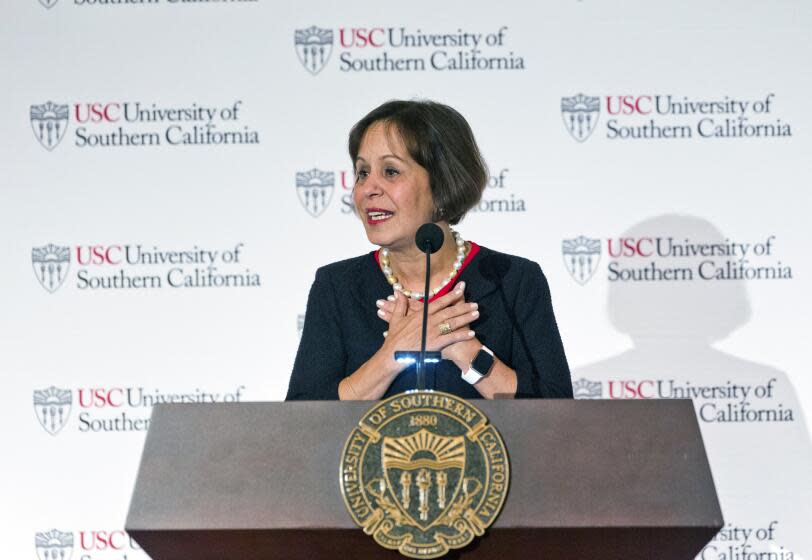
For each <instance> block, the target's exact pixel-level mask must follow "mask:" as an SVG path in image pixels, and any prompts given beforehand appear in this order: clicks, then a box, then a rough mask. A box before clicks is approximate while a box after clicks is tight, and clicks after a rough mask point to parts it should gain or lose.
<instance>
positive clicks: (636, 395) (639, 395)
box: [609, 379, 656, 399]
mask: <svg viewBox="0 0 812 560" xmlns="http://www.w3.org/2000/svg"><path fill="white" fill-rule="evenodd" d="M655 396H656V395H655V391H654V381H652V380H650V379H644V380H643V381H632V380H628V379H627V380H622V381H610V382H609V398H610V399H653V398H655Z"/></svg>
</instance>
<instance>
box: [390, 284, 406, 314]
mask: <svg viewBox="0 0 812 560" xmlns="http://www.w3.org/2000/svg"><path fill="white" fill-rule="evenodd" d="M408 307H409V302H408V301H407V298H406V296H404V295H403V292H401V291H400V290H398V291H396V292H395V309H394V310H392V316H393V317H405V316H406V309H408Z"/></svg>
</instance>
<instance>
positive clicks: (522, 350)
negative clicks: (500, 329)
mask: <svg viewBox="0 0 812 560" xmlns="http://www.w3.org/2000/svg"><path fill="white" fill-rule="evenodd" d="M523 268H524V270H523V271H522V272H523V274H522V275H521V278H520V279H519V289H518V292H517V294H516V302H515V304H514V306H513V309H514V313H515V317H516V321H515V322H514V332H513V335H514V336H513V348H512V350H513V352H512V359H513V363H512V364H510V366H511V367H512V368H513V369H514V371H516V377H517V388H516V397H517V398H559V399H561V398H570V399H571V398H572V380H571V378H570V369H569V365H568V364H567V357H566V356H565V354H564V345H563V343H562V342H561V335H560V334H559V332H558V324H556V321H555V315H554V314H553V303H552V298H551V296H550V286H549V285H548V283H547V278H546V277H545V276H544V273H543V272H542V271H541V267H540V266H539V265H538V264H537V263H535V262H532V261H529V264H528V266H526V267H523Z"/></svg>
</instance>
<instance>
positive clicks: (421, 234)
mask: <svg viewBox="0 0 812 560" xmlns="http://www.w3.org/2000/svg"><path fill="white" fill-rule="evenodd" d="M444 240H445V236H444V235H443V230H441V229H440V226H438V225H437V224H432V223H427V224H423V225H422V226H420V227H419V228H417V234H416V235H415V236H414V242H415V243H417V248H418V249H420V250H421V251H423V252H425V251H429V252H430V253H436V252H437V251H439V250H440V247H442V246H443V241H444Z"/></svg>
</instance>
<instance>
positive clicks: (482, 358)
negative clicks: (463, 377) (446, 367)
mask: <svg viewBox="0 0 812 560" xmlns="http://www.w3.org/2000/svg"><path fill="white" fill-rule="evenodd" d="M493 361H494V360H493V356H491V355H490V354H488V353H487V352H485V350H480V351H479V352H477V354H476V358H474V361H473V362H471V367H472V368H473V369H475V370H476V371H477V372H478V373H479V374H480V375H488V372H490V371H491V367H493Z"/></svg>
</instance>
